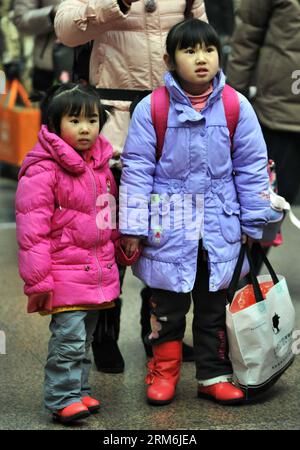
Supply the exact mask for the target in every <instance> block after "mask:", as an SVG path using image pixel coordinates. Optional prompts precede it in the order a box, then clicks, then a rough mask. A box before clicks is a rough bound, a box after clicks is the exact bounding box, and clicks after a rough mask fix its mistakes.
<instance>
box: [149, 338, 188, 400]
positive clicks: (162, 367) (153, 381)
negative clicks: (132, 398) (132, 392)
mask: <svg viewBox="0 0 300 450" xmlns="http://www.w3.org/2000/svg"><path fill="white" fill-rule="evenodd" d="M153 355H154V357H153V359H151V361H149V363H148V369H149V372H148V375H147V376H146V380H145V381H146V384H148V385H149V387H148V389H147V400H148V403H150V404H152V405H167V404H169V403H171V401H172V400H173V398H174V395H175V390H176V385H177V383H178V380H179V376H180V365H181V359H182V342H181V341H172V342H164V343H163V344H159V345H154V346H153Z"/></svg>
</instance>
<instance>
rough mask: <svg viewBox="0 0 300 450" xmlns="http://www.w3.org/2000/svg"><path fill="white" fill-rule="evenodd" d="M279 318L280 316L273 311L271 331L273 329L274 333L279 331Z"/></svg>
mask: <svg viewBox="0 0 300 450" xmlns="http://www.w3.org/2000/svg"><path fill="white" fill-rule="evenodd" d="M279 319H280V316H279V315H278V314H277V313H275V314H274V316H273V317H272V322H273V331H274V333H275V334H278V333H279V331H280V328H279Z"/></svg>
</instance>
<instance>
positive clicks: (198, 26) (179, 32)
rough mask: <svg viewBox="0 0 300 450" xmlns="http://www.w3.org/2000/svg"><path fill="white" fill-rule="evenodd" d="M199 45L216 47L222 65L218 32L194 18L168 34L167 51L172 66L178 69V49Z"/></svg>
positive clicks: (183, 22)
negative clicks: (176, 56) (176, 58)
mask: <svg viewBox="0 0 300 450" xmlns="http://www.w3.org/2000/svg"><path fill="white" fill-rule="evenodd" d="M199 43H204V44H205V45H206V46H209V45H213V46H214V47H216V49H217V51H218V55H219V63H220V65H221V62H222V46H221V41H220V38H219V36H218V34H217V32H216V30H215V29H214V28H213V27H212V26H211V25H209V24H208V23H206V22H203V20H200V19H194V18H191V19H186V20H183V21H182V22H179V23H177V24H176V25H174V26H173V27H172V28H171V30H170V31H169V33H168V36H167V40H166V50H167V53H168V55H169V57H170V62H171V63H172V65H173V66H174V67H176V61H175V52H176V50H177V49H179V50H181V49H183V48H188V47H195V46H196V45H197V44H199Z"/></svg>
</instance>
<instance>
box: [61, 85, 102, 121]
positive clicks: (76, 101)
mask: <svg viewBox="0 0 300 450" xmlns="http://www.w3.org/2000/svg"><path fill="white" fill-rule="evenodd" d="M52 106H53V109H57V110H58V111H60V113H61V115H62V116H80V114H83V115H84V116H85V117H91V116H92V115H93V114H94V113H95V112H97V113H98V110H99V101H98V100H97V98H95V96H91V95H82V92H80V91H79V90H74V91H65V92H62V93H61V94H60V95H58V96H57V97H55V98H54V99H53V105H52Z"/></svg>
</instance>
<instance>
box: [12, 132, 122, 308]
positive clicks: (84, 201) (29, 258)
mask: <svg viewBox="0 0 300 450" xmlns="http://www.w3.org/2000/svg"><path fill="white" fill-rule="evenodd" d="M90 155H91V158H89V162H86V161H85V160H84V159H83V158H82V157H81V156H80V155H79V154H78V153H77V152H76V151H75V150H74V149H73V148H72V147H70V146H69V145H68V144H66V143H65V142H64V141H63V140H62V139H60V138H59V137H58V136H57V135H56V134H53V133H50V132H49V131H48V129H47V127H46V126H42V128H41V131H40V133H39V140H38V143H37V144H36V146H35V147H34V149H33V150H32V151H31V152H30V153H29V154H28V155H27V157H26V158H25V160H24V162H23V164H22V167H21V170H20V174H19V184H18V189H17V194H16V222H17V240H18V244H19V270H20V275H21V277H22V278H23V280H24V282H25V287H24V292H25V294H26V295H30V294H33V293H38V292H48V291H52V292H53V305H52V306H53V308H56V307H65V306H77V305H97V304H101V303H104V302H108V301H112V300H114V299H115V298H116V297H118V295H119V293H120V286H119V274H118V268H117V265H116V262H115V250H114V240H115V239H116V238H117V237H118V232H117V230H116V229H112V228H113V225H114V223H113V221H111V219H114V216H115V212H114V210H113V209H114V207H115V202H114V199H115V198H116V196H117V188H116V185H115V182H114V179H113V175H112V173H111V171H110V169H109V166H108V161H109V159H110V158H111V155H112V147H111V145H110V144H109V142H108V141H107V140H106V139H105V138H104V137H103V136H101V135H100V136H99V137H98V139H97V141H96V143H95V145H94V146H93V148H92V149H91V152H90Z"/></svg>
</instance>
